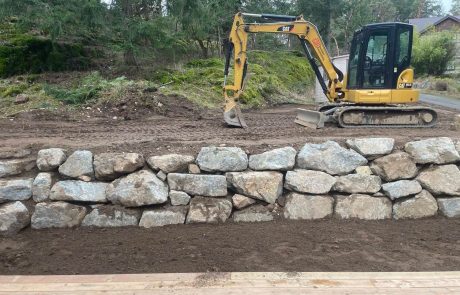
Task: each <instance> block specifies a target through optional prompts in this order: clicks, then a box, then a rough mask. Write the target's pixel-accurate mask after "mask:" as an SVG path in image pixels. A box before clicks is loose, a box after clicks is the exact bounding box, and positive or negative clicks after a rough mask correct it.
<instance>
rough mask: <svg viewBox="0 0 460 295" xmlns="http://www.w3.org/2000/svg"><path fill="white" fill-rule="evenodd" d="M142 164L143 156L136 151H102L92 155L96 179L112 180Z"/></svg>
mask: <svg viewBox="0 0 460 295" xmlns="http://www.w3.org/2000/svg"><path fill="white" fill-rule="evenodd" d="M143 166H144V157H143V156H142V155H141V154H137V153H102V154H98V155H95V156H94V172H95V175H96V178H97V179H100V180H114V179H116V178H118V177H120V176H122V175H124V174H128V173H131V172H134V171H136V170H139V169H140V168H142V167H143Z"/></svg>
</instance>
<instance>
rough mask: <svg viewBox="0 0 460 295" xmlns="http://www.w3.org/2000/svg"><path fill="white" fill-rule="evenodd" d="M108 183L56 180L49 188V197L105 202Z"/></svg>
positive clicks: (60, 199)
mask: <svg viewBox="0 0 460 295" xmlns="http://www.w3.org/2000/svg"><path fill="white" fill-rule="evenodd" d="M107 186H108V184H107V183H103V182H84V181H80V180H64V181H58V182H57V183H56V184H55V185H53V187H52V188H51V193H50V199H51V200H54V201H78V202H95V203H106V202H107V195H106V193H105V191H106V189H107Z"/></svg>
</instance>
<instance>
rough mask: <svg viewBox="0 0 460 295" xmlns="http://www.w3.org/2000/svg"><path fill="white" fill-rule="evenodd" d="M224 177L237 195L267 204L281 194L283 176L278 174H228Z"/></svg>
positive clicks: (273, 201) (272, 202) (271, 202)
mask: <svg viewBox="0 0 460 295" xmlns="http://www.w3.org/2000/svg"><path fill="white" fill-rule="evenodd" d="M226 176H227V182H228V183H229V185H230V186H231V187H233V188H234V189H235V190H236V192H237V193H239V194H242V195H245V196H248V197H251V198H254V199H258V200H261V201H264V202H267V203H269V204H274V203H275V202H276V199H277V198H278V197H279V196H281V194H282V192H283V174H281V173H279V172H229V173H227V174H226Z"/></svg>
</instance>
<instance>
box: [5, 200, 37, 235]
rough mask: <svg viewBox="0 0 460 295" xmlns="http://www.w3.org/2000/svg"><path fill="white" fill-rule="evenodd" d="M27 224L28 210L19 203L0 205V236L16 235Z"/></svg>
mask: <svg viewBox="0 0 460 295" xmlns="http://www.w3.org/2000/svg"><path fill="white" fill-rule="evenodd" d="M29 223H30V215H29V210H27V208H26V206H24V204H22V203H21V202H19V201H16V202H13V203H6V204H3V205H0V234H13V233H17V232H19V231H20V230H21V229H23V228H25V227H26V226H28V225H29Z"/></svg>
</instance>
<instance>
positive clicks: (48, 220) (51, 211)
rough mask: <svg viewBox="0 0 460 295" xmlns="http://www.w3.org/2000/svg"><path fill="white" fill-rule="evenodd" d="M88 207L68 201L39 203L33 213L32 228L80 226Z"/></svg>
mask: <svg viewBox="0 0 460 295" xmlns="http://www.w3.org/2000/svg"><path fill="white" fill-rule="evenodd" d="M85 215H86V208H85V207H83V206H77V205H73V204H69V203H66V202H53V203H38V204H37V205H36V206H35V212H34V213H33V214H32V228H35V229H41V228H64V227H76V226H79V225H80V224H81V222H82V220H83V218H84V217H85Z"/></svg>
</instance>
